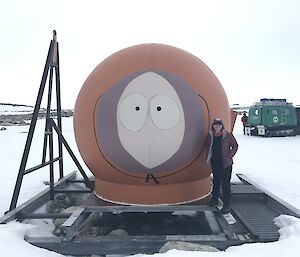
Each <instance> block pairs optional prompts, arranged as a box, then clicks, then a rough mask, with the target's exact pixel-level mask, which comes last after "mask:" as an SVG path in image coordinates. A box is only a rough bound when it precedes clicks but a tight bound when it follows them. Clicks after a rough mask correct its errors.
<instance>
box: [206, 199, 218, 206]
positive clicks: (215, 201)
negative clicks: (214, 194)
mask: <svg viewBox="0 0 300 257" xmlns="http://www.w3.org/2000/svg"><path fill="white" fill-rule="evenodd" d="M218 203H219V200H218V198H211V199H210V201H209V203H208V205H209V206H210V207H215V206H217V205H218Z"/></svg>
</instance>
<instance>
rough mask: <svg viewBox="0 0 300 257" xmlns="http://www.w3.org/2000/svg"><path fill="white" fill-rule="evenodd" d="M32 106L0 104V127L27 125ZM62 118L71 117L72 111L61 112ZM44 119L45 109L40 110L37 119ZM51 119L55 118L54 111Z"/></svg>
mask: <svg viewBox="0 0 300 257" xmlns="http://www.w3.org/2000/svg"><path fill="white" fill-rule="evenodd" d="M33 109H34V107H33V106H27V105H18V104H3V103H0V126H4V127H5V126H23V125H29V124H30V121H31V118H32V114H33ZM61 115H62V117H70V116H73V110H62V113H61ZM45 117H46V109H40V111H39V119H42V118H45ZM51 117H56V111H55V110H52V111H51Z"/></svg>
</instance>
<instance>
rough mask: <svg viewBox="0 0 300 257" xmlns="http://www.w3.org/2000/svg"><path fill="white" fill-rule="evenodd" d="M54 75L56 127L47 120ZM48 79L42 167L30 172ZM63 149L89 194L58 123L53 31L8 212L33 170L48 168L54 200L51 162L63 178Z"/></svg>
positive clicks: (59, 98)
mask: <svg viewBox="0 0 300 257" xmlns="http://www.w3.org/2000/svg"><path fill="white" fill-rule="evenodd" d="M54 73H55V84H56V105H57V106H56V113H57V124H56V123H55V122H54V120H53V119H52V118H51V117H50V114H51V99H52V84H53V74H54ZM48 75H49V90H48V102H47V110H46V124H45V134H44V145H43V153H42V163H41V164H39V165H36V166H34V167H32V168H29V169H26V164H27V160H28V155H29V152H30V147H31V143H32V139H33V135H34V131H35V127H36V122H37V119H38V116H39V110H40V106H41V102H42V98H43V95H44V90H45V87H46V82H47V78H48ZM53 130H54V131H55V132H56V133H57V136H58V157H56V158H54V156H53V148H54V146H53ZM63 145H64V147H65V148H66V150H67V151H68V153H69V154H70V156H71V158H72V159H73V161H74V163H75V164H76V166H77V168H78V169H79V171H80V173H81V175H82V176H83V178H84V181H85V184H86V186H87V187H89V188H90V189H91V190H93V185H92V183H91V182H90V180H89V179H88V177H87V175H86V174H85V172H84V170H83V168H82V167H81V165H80V163H79V162H78V160H77V158H76V156H75V155H74V153H73V151H72V150H71V148H70V146H69V145H68V143H67V141H66V140H65V138H64V136H63V134H62V121H61V95H60V76H59V52H58V42H57V35H56V31H55V30H54V31H53V39H52V40H51V42H50V46H49V51H48V55H47V60H46V64H45V67H44V72H43V76H42V80H41V84H40V88H39V92H38V95H37V99H36V103H35V106H34V111H33V115H32V119H31V123H30V127H29V131H28V136H27V140H26V144H25V148H24V152H23V156H22V160H21V164H20V168H19V173H18V177H17V181H16V185H15V188H14V193H13V196H12V200H11V203H10V207H9V211H11V210H13V209H15V208H16V206H17V202H18V198H19V194H20V189H21V185H22V181H23V177H24V175H27V174H29V173H31V172H33V171H35V170H38V169H40V168H42V167H45V166H47V165H49V173H50V199H51V200H53V199H54V194H55V192H56V190H55V189H54V162H56V161H58V162H59V178H60V179H61V178H63V177H64V173H63ZM47 149H48V153H49V160H48V161H46V155H47Z"/></svg>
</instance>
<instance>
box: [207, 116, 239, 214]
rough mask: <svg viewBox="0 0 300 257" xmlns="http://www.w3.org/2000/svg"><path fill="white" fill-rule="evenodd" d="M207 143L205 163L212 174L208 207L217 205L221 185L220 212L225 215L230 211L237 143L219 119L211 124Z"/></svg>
mask: <svg viewBox="0 0 300 257" xmlns="http://www.w3.org/2000/svg"><path fill="white" fill-rule="evenodd" d="M208 142H209V152H208V156H207V160H206V161H207V162H209V161H210V163H211V167H212V173H213V190H212V198H211V200H210V202H209V206H217V205H218V199H219V196H220V186H221V185H222V190H223V197H222V200H223V208H222V209H221V211H222V212H223V213H227V212H229V210H230V198H231V188H230V180H231V173H232V165H233V160H232V158H233V156H234V155H235V154H236V152H237V150H238V143H237V141H236V139H235V137H234V136H233V135H232V133H230V132H228V131H226V130H225V129H224V125H223V122H222V120H221V119H219V118H217V119H215V120H214V121H213V123H212V126H211V130H210V131H209V136H208Z"/></svg>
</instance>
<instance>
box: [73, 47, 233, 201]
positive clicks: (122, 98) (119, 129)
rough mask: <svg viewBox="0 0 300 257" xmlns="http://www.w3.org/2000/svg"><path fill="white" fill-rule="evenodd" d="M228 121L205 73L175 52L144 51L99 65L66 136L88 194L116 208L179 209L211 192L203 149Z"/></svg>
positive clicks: (216, 87) (221, 95) (218, 89)
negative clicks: (70, 136)
mask: <svg viewBox="0 0 300 257" xmlns="http://www.w3.org/2000/svg"><path fill="white" fill-rule="evenodd" d="M216 117H220V118H222V119H223V121H224V125H225V128H226V129H229V130H230V127H231V114H230V108H229V105H228V100H227V97H226V94H225V92H224V90H223V88H222V86H221V84H220V82H219V81H218V79H217V78H216V76H215V75H214V74H213V73H212V71H211V70H210V69H209V68H208V67H207V66H206V65H205V64H204V63H203V62H202V61H200V60H199V59H198V58H197V57H195V56H193V55H192V54H190V53H188V52H186V51H183V50H181V49H178V48H175V47H171V46H167V45H161V44H144V45H137V46H133V47H129V48H126V49H124V50H121V51H119V52H117V53H115V54H113V55H111V56H110V57H108V58H107V59H106V60H104V61H103V62H102V63H100V64H99V65H98V66H97V67H96V68H95V69H94V71H93V72H92V73H91V74H90V75H89V77H88V78H87V80H86V81H85V83H84V85H83V87H82V89H81V91H80V93H79V95H78V98H77V101H76V104H75V109H74V130H75V137H76V142H77V145H78V148H79V151H80V153H81V155H82V158H83V160H84V161H85V163H86V164H87V166H88V167H89V169H90V170H91V171H92V172H93V174H94V175H95V194H96V196H97V197H99V198H102V199H104V200H107V201H111V202H115V203H121V204H141V205H157V204H180V203H185V202H191V201H196V200H199V199H205V198H206V197H207V196H209V194H210V192H211V183H210V173H211V167H210V164H208V163H206V157H207V151H208V149H207V148H208V147H207V145H206V144H205V143H206V138H207V134H208V130H209V128H210V124H211V121H212V120H213V119H214V118H216Z"/></svg>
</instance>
